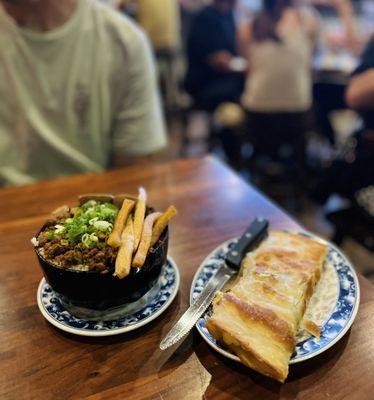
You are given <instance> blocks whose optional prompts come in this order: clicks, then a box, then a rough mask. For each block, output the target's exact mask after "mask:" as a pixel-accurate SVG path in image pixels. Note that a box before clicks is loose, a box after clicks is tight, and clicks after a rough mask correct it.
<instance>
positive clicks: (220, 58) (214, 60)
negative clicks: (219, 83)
mask: <svg viewBox="0 0 374 400" xmlns="http://www.w3.org/2000/svg"><path fill="white" fill-rule="evenodd" d="M231 60H232V54H231V53H230V52H228V51H226V50H219V51H215V52H214V53H211V54H209V55H208V56H207V58H206V61H207V63H208V65H210V66H211V67H212V68H213V69H216V70H218V71H224V72H229V71H231Z"/></svg>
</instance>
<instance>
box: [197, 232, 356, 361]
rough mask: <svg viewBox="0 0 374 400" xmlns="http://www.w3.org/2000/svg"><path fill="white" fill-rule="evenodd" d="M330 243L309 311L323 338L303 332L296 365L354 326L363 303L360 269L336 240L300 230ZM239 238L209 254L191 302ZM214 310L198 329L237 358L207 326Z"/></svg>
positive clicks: (221, 350) (216, 346) (220, 350)
mask: <svg viewBox="0 0 374 400" xmlns="http://www.w3.org/2000/svg"><path fill="white" fill-rule="evenodd" d="M298 233H299V234H302V235H306V236H309V237H311V238H313V239H314V240H316V241H319V242H321V243H324V244H326V245H328V246H329V252H328V254H327V257H326V261H325V265H324V271H323V273H322V276H321V279H320V282H319V283H318V285H317V287H316V289H315V292H314V294H313V296H312V298H311V300H310V302H309V305H308V308H307V310H306V313H307V314H308V318H310V319H311V320H312V321H313V322H315V323H316V324H317V325H319V326H321V327H322V329H321V336H320V338H315V337H313V336H310V335H309V334H308V333H307V332H305V331H300V332H299V334H298V337H297V345H296V350H295V352H294V354H293V355H292V357H291V360H290V364H295V363H298V362H301V361H304V360H307V359H309V358H312V357H314V356H316V355H317V354H320V353H322V352H324V351H325V350H327V349H328V348H330V347H331V346H333V345H334V344H335V343H336V342H337V341H338V340H340V339H341V338H342V337H343V336H344V334H345V333H346V332H347V331H348V329H349V328H350V326H351V325H352V323H353V321H354V319H355V317H356V314H357V311H358V307H359V304H360V288H359V283H358V279H357V275H356V272H355V270H354V268H353V266H352V265H351V263H350V262H349V261H348V259H347V258H346V257H345V256H344V255H343V254H342V253H341V251H340V250H339V249H338V248H337V247H335V246H334V245H333V244H332V243H330V242H327V241H326V240H323V239H321V238H319V237H317V236H315V235H313V234H310V233H306V232H298ZM236 241H237V239H232V240H229V241H227V242H225V243H223V244H222V245H221V246H218V247H217V248H216V249H215V250H213V251H212V253H210V254H209V255H208V257H207V258H206V259H205V260H204V261H203V262H202V264H201V265H200V267H199V269H198V270H197V271H196V274H195V277H194V279H193V282H192V286H191V292H190V303H191V304H192V303H193V302H194V300H195V299H196V298H197V297H198V295H199V294H200V293H201V291H202V290H203V288H204V287H205V286H206V284H207V283H208V281H209V280H210V278H211V277H212V276H213V275H214V273H215V272H216V271H217V269H218V268H219V267H220V265H221V264H222V263H223V262H224V261H223V260H224V256H225V254H226V253H227V252H228V251H229V249H230V248H231V247H232V246H233V244H234V243H235V242H236ZM210 312H211V310H210V309H208V310H207V311H206V312H205V314H204V315H203V316H202V317H201V318H200V319H199V321H198V322H197V323H196V328H197V330H198V331H199V333H200V334H201V336H202V337H203V339H204V340H205V341H206V342H207V343H208V344H209V345H210V346H211V347H212V348H213V349H215V350H216V351H217V352H218V353H220V354H222V355H223V356H225V357H227V358H229V359H231V360H234V361H240V360H239V357H237V356H236V355H235V354H233V353H231V352H230V351H228V350H227V349H226V348H225V347H224V346H222V345H221V344H220V343H218V342H217V341H216V340H215V339H214V338H213V336H212V335H211V334H210V333H209V331H208V330H207V328H206V320H207V319H208V318H209V316H210Z"/></svg>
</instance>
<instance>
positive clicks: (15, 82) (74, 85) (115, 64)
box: [0, 0, 166, 185]
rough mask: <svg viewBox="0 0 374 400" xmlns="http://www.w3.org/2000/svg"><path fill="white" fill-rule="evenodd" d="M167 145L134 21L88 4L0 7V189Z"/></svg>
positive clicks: (117, 162)
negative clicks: (0, 186)
mask: <svg viewBox="0 0 374 400" xmlns="http://www.w3.org/2000/svg"><path fill="white" fill-rule="evenodd" d="M165 145H166V135H165V126H164V121H163V118H162V113H161V107H160V100H159V96H158V90H157V81H156V74H155V67H154V62H153V59H152V55H151V50H150V47H149V45H148V42H147V40H146V37H145V35H144V33H143V32H142V31H141V30H140V29H139V28H138V27H137V26H136V25H135V24H134V23H133V22H131V21H130V20H129V19H128V18H126V17H124V16H122V15H120V14H119V13H117V12H116V11H114V10H111V9H110V8H109V7H107V6H105V5H103V4H100V3H99V2H96V1H94V0H64V1H60V0H17V1H11V0H0V185H1V184H3V185H4V184H6V185H12V184H25V183H31V182H34V181H36V180H40V179H47V178H54V177H58V176H63V175H67V174H73V173H83V172H96V171H101V170H103V169H104V168H106V167H108V166H110V165H113V166H121V165H124V164H127V163H129V162H131V161H133V160H135V161H136V160H138V161H139V160H144V159H147V157H146V156H147V155H149V154H151V153H154V152H156V151H158V150H160V149H161V148H163V147H164V146H165Z"/></svg>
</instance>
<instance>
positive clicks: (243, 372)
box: [194, 330, 350, 400]
mask: <svg viewBox="0 0 374 400" xmlns="http://www.w3.org/2000/svg"><path fill="white" fill-rule="evenodd" d="M349 337H350V330H349V331H348V332H347V333H346V334H345V335H344V337H343V338H342V339H341V340H339V342H337V343H336V344H335V345H334V346H332V347H331V348H330V349H328V350H326V351H325V352H324V353H322V354H319V355H317V356H315V357H313V358H312V359H310V360H306V361H303V362H301V363H298V364H292V365H290V369H289V375H288V378H287V380H286V382H285V383H284V384H281V383H278V382H276V381H275V380H273V379H271V378H268V377H266V376H263V375H261V374H260V373H258V372H256V371H254V370H252V369H250V368H247V367H246V366H244V365H242V364H240V363H238V362H235V361H232V360H229V359H227V358H225V357H224V356H222V355H221V354H219V353H216V352H215V351H214V350H213V349H212V348H210V347H209V346H208V345H207V344H206V343H205V341H203V340H202V338H201V337H200V335H199V334H198V333H197V332H195V337H194V348H195V352H196V355H197V357H198V358H199V360H200V361H201V363H202V365H203V366H204V367H205V368H206V370H207V371H208V372H209V373H210V374H211V375H212V380H211V384H210V387H209V388H210V389H211V390H212V391H213V392H214V391H218V392H220V393H222V392H226V393H227V394H228V395H230V396H233V397H235V398H237V399H243V400H244V399H245V400H248V399H252V398H253V399H260V398H265V397H266V398H269V399H280V398H282V399H288V398H290V399H294V398H295V396H296V394H297V393H298V391H299V389H300V388H301V387H303V386H304V385H303V384H302V383H301V382H302V381H305V385H309V383H312V382H314V383H315V382H317V381H319V380H320V379H321V378H323V377H324V376H325V375H326V371H328V370H330V369H332V368H333V366H334V365H335V364H336V363H337V362H338V360H339V358H340V357H341V356H342V354H343V352H344V349H345V347H346V346H347V343H348V341H349ZM209 353H210V354H209ZM222 367H224V368H222ZM226 369H228V370H229V372H230V373H229V374H227V370H226ZM208 390H209V389H208ZM249 390H250V391H249ZM249 393H251V395H250V396H251V397H249ZM213 398H214V396H213Z"/></svg>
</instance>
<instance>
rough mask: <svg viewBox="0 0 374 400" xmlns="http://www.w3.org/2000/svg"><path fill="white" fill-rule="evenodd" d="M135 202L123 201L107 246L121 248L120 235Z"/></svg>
mask: <svg viewBox="0 0 374 400" xmlns="http://www.w3.org/2000/svg"><path fill="white" fill-rule="evenodd" d="M134 205H135V201H134V200H130V199H125V200H124V201H123V203H122V207H121V209H120V210H119V213H118V215H117V218H116V220H115V222H114V227H113V230H112V233H111V234H110V235H109V238H108V245H109V246H110V247H114V248H117V247H120V246H121V234H122V231H123V228H124V226H125V224H126V221H127V218H128V216H129V215H130V213H131V211H132V209H133V208H134Z"/></svg>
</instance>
